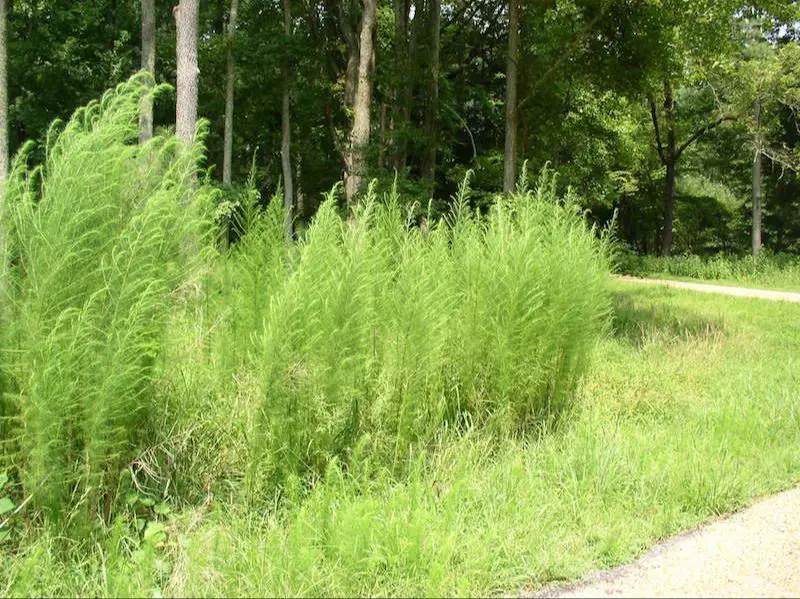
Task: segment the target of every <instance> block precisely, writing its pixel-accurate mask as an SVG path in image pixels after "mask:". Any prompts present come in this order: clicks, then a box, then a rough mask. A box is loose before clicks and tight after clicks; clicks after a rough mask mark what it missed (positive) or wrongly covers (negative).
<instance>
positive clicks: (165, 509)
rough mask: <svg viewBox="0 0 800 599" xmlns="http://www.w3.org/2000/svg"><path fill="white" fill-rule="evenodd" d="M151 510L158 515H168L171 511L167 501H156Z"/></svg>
mask: <svg viewBox="0 0 800 599" xmlns="http://www.w3.org/2000/svg"><path fill="white" fill-rule="evenodd" d="M153 511H154V512H155V513H156V514H158V515H159V516H169V514H170V513H172V508H171V507H169V504H168V503H157V504H156V506H155V507H154V508H153Z"/></svg>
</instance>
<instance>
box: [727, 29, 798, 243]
mask: <svg viewBox="0 0 800 599" xmlns="http://www.w3.org/2000/svg"><path fill="white" fill-rule="evenodd" d="M750 17H751V18H746V19H743V23H742V30H743V31H742V33H743V38H744V39H743V50H742V52H741V55H740V56H737V57H736V60H733V61H731V64H730V65H729V70H730V72H729V74H728V76H729V80H730V82H729V87H730V88H731V91H730V94H729V95H730V96H731V104H732V107H733V110H735V111H736V113H737V117H738V120H739V122H740V123H742V124H743V126H744V127H745V128H746V130H747V135H748V137H749V138H750V145H751V146H752V148H751V149H752V152H753V161H752V173H751V174H752V177H751V181H752V182H751V200H752V226H751V253H752V255H753V256H758V255H759V253H760V252H761V248H762V246H763V239H762V199H763V194H762V183H763V161H764V158H766V159H767V160H768V161H770V162H772V163H773V164H775V165H777V166H779V167H780V168H781V169H788V170H790V171H795V172H796V171H797V170H798V169H799V168H800V164H798V161H797V160H796V159H795V158H794V157H793V156H792V153H791V151H789V150H788V149H787V148H785V147H782V145H781V144H776V143H771V141H770V140H771V139H774V138H776V137H778V136H779V129H780V115H781V113H782V112H783V110H784V109H788V110H789V111H791V112H792V113H794V112H796V111H797V110H798V109H800V92H799V91H798V87H797V82H798V78H800V66H798V59H799V58H800V46H798V44H797V42H789V43H785V44H783V45H781V46H778V44H777V43H776V42H777V40H774V39H773V40H771V39H769V38H768V37H767V36H765V31H768V30H769V27H768V21H766V20H765V19H764V18H763V16H761V15H757V14H755V15H750Z"/></svg>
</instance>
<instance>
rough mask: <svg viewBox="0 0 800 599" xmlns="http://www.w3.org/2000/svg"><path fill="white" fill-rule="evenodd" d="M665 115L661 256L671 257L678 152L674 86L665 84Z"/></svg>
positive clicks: (666, 82) (667, 82)
mask: <svg viewBox="0 0 800 599" xmlns="http://www.w3.org/2000/svg"><path fill="white" fill-rule="evenodd" d="M664 115H665V117H666V125H667V147H666V148H665V150H664V156H663V160H664V165H665V166H666V167H667V173H666V177H665V181H664V186H665V187H664V229H663V231H662V233H661V255H662V256H669V255H670V254H671V253H672V225H673V221H674V213H675V179H676V164H677V161H678V152H677V149H676V131H675V98H674V96H673V94H672V84H671V83H670V82H669V81H665V82H664Z"/></svg>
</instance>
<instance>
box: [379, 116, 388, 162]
mask: <svg viewBox="0 0 800 599" xmlns="http://www.w3.org/2000/svg"><path fill="white" fill-rule="evenodd" d="M387 112H388V107H387V106H386V102H381V121H380V127H379V129H378V168H379V169H381V170H383V169H384V168H385V167H386V129H387V127H388V125H387Z"/></svg>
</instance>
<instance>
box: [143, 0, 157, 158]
mask: <svg viewBox="0 0 800 599" xmlns="http://www.w3.org/2000/svg"><path fill="white" fill-rule="evenodd" d="M142 70H144V71H147V72H148V73H150V74H151V75H153V77H155V73H156V8H155V0H142ZM150 87H152V86H150ZM152 138H153V96H152V95H151V94H149V93H146V94H145V95H144V97H143V98H142V106H141V109H140V112H139V143H141V144H143V143H146V142H147V141H149V140H150V139H152Z"/></svg>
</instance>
